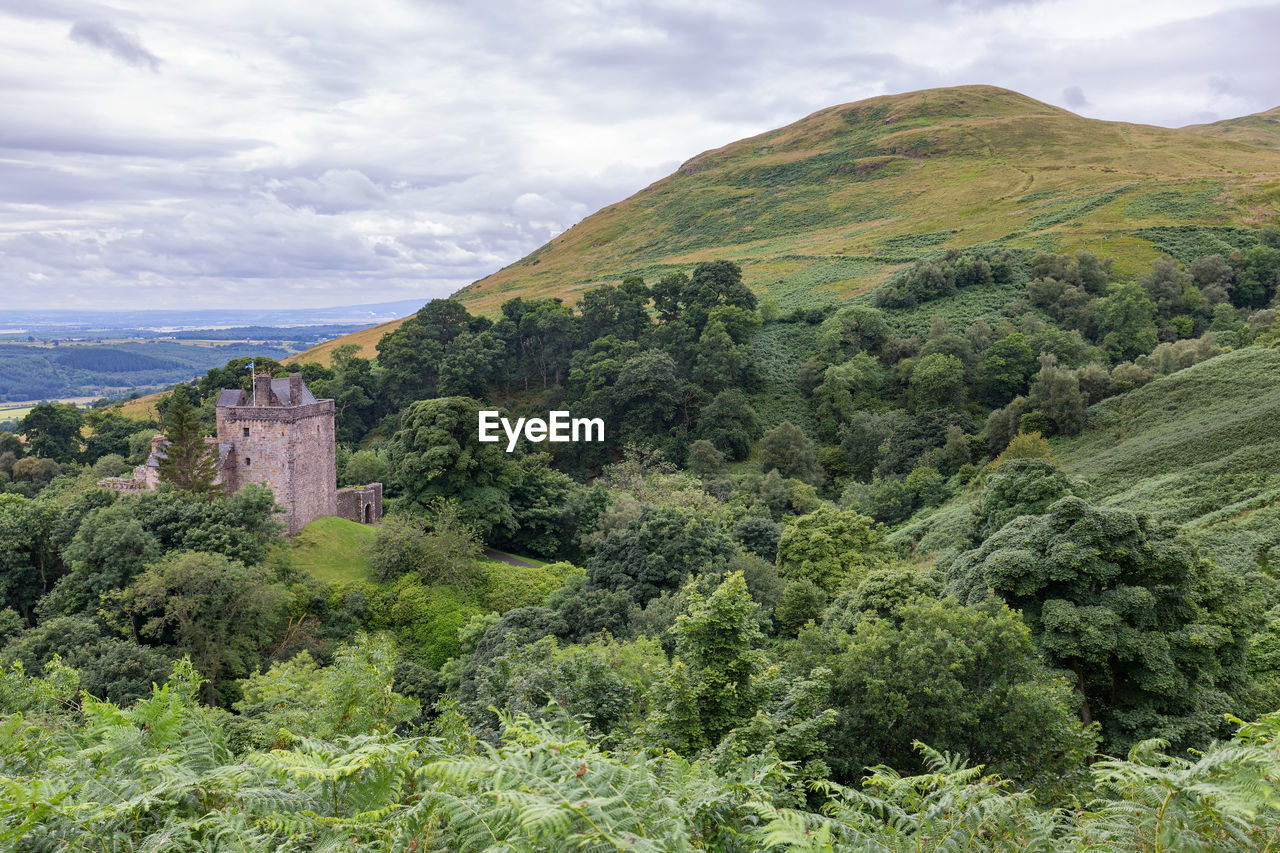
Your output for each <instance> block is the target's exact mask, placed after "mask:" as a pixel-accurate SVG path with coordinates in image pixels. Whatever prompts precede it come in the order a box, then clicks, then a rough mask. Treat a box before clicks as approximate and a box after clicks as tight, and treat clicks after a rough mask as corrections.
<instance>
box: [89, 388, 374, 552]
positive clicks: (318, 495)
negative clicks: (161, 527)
mask: <svg viewBox="0 0 1280 853" xmlns="http://www.w3.org/2000/svg"><path fill="white" fill-rule="evenodd" d="M215 412H216V417H217V436H216V437H210V438H206V439H205V441H206V442H207V443H209V444H210V445H217V451H218V458H219V467H218V477H217V479H216V480H215V481H214V482H215V483H218V484H221V486H222V487H223V489H224V490H225V491H226V492H227V494H231V493H232V492H235V491H236V490H237V489H239V488H240V487H241V486H244V485H247V484H248V483H262V484H263V485H265V486H267V487H268V488H270V489H271V491H272V492H273V493H274V494H275V497H276V503H277V504H279V505H280V506H282V507H283V508H284V512H282V513H280V515H279V516H278V519H279V520H280V521H281V522H283V523H284V525H285V528H286V530H287V532H288V534H289V535H290V536H292V535H294V534H295V533H297V532H298V531H299V530H301V529H302V528H303V527H305V526H306V525H307V524H308V523H310V522H312V521H314V520H316V519H317V518H324V517H325V516H330V515H341V516H342V517H344V518H349V519H351V520H352V521H359V522H363V523H365V524H372V523H374V522H376V521H378V520H379V519H380V518H381V517H382V484H381V483H371V484H369V485H367V486H363V487H359V488H347V489H339V488H338V487H337V472H336V469H335V464H336V463H335V453H334V451H335V443H334V435H333V412H334V407H333V400H317V399H316V398H315V395H314V394H312V393H311V391H310V390H309V389H308V388H307V386H306V385H305V384H304V383H303V381H302V375H301V374H299V373H294V374H291V375H290V376H288V377H287V378H282V379H273V378H271V376H269V375H266V374H262V375H255V376H254V377H253V390H252V391H243V390H240V389H238V388H231V389H223V390H222V391H220V392H219V393H218V398H217V403H216V409H215ZM165 444H166V442H165V439H164V436H163V435H157V436H156V437H155V439H153V440H152V442H151V456H150V457H149V458H148V459H147V461H146V463H145V464H143V465H139V466H138V468H136V469H135V470H134V474H133V477H131V478H122V477H110V478H107V479H105V480H102V481H101V482H100V483H99V485H101V486H103V487H104V488H109V489H115V490H117V491H123V492H132V491H140V490H142V489H153V488H155V487H156V486H157V485H159V483H160V459H161V458H162V457H163V455H164V446H165Z"/></svg>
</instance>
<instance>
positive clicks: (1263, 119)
mask: <svg viewBox="0 0 1280 853" xmlns="http://www.w3.org/2000/svg"><path fill="white" fill-rule="evenodd" d="M1183 130H1190V131H1192V132H1193V133H1203V134H1205V135H1206V136H1216V137H1218V138H1220V139H1230V140H1231V141H1232V142H1243V143H1245V144H1246V145H1260V146H1262V147H1264V148H1280V107H1276V108H1275V109H1271V110H1267V111H1266V112H1265V113H1257V114H1256V115H1251V116H1242V117H1241V118H1229V119H1226V120H1224V121H1215V122H1214V123H1212V124H1192V125H1188V126H1187V127H1184V128H1183Z"/></svg>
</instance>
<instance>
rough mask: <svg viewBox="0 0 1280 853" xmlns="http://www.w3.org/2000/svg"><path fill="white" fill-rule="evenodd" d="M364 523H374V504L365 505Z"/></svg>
mask: <svg viewBox="0 0 1280 853" xmlns="http://www.w3.org/2000/svg"><path fill="white" fill-rule="evenodd" d="M364 523H365V524H373V504H365V505H364Z"/></svg>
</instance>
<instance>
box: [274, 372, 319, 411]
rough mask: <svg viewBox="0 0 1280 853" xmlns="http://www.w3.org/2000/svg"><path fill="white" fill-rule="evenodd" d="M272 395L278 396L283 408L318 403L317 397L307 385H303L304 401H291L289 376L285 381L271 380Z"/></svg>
mask: <svg viewBox="0 0 1280 853" xmlns="http://www.w3.org/2000/svg"><path fill="white" fill-rule="evenodd" d="M271 393H272V394H275V395H276V399H277V400H279V401H280V405H282V406H305V405H307V404H309V403H314V402H315V401H316V395H315V394H312V393H311V389H309V388H308V387H307V386H306V383H303V385H302V399H301V400H290V399H289V378H288V377H287V376H286V377H285V378H283V379H272V380H271Z"/></svg>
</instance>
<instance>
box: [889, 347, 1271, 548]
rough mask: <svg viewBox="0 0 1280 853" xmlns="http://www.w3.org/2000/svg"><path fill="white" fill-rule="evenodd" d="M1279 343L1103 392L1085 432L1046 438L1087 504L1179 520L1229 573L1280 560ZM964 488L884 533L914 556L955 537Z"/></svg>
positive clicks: (962, 523) (961, 526) (950, 543)
mask: <svg viewBox="0 0 1280 853" xmlns="http://www.w3.org/2000/svg"><path fill="white" fill-rule="evenodd" d="M1277 423H1280V351H1276V350H1272V349H1265V348H1262V347H1246V348H1244V349H1241V350H1236V351H1234V352H1229V353H1224V354H1223V355H1220V356H1217V357H1215V358H1212V359H1209V360H1208V361H1205V362H1201V363H1200V364H1198V365H1195V366H1194V367H1190V368H1187V369H1186V370H1182V371H1179V372H1177V373H1175V374H1172V375H1171V376H1166V377H1164V378H1161V379H1157V380H1156V381H1154V382H1152V383H1150V384H1149V385H1146V386H1144V387H1142V388H1138V389H1136V390H1134V391H1130V392H1128V393H1127V394H1122V395H1120V396H1117V397H1112V398H1111V399H1109V400H1104V401H1103V402H1101V403H1098V404H1097V405H1095V406H1092V407H1091V408H1090V409H1089V411H1088V422H1087V426H1086V428H1085V431H1084V432H1082V433H1081V434H1080V435H1078V436H1074V437H1070V438H1056V439H1054V440H1053V441H1052V450H1053V454H1054V456H1055V457H1056V458H1057V459H1058V461H1059V462H1060V463H1061V464H1062V465H1063V466H1064V467H1065V468H1066V470H1067V472H1068V474H1070V476H1071V477H1072V479H1073V480H1074V481H1076V483H1077V492H1078V493H1079V494H1080V495H1081V496H1082V497H1084V498H1085V499H1086V500H1089V501H1092V502H1094V503H1099V504H1104V505H1108V506H1117V507H1122V508H1124V509H1129V510H1132V511H1135V512H1145V513H1149V514H1151V515H1153V516H1155V517H1157V518H1159V519H1161V520H1163V521H1166V522H1170V523H1174V524H1177V525H1180V526H1181V528H1182V530H1183V532H1184V533H1186V534H1187V535H1188V536H1190V537H1191V538H1192V539H1193V540H1194V541H1195V542H1197V544H1199V546H1200V547H1201V549H1202V551H1203V553H1205V554H1206V555H1207V556H1209V557H1210V558H1211V559H1213V560H1214V561H1215V562H1217V563H1218V564H1219V565H1223V566H1227V567H1230V568H1233V569H1236V570H1238V571H1242V572H1243V571H1248V570H1253V569H1256V568H1258V567H1262V568H1264V569H1266V570H1268V571H1269V570H1271V569H1276V568H1280V430H1277V428H1276V424H1277ZM973 497H974V494H972V493H966V494H963V495H961V496H959V497H957V498H955V499H953V500H952V501H951V502H949V503H948V504H946V505H944V506H943V507H940V508H939V509H937V510H933V511H930V512H928V513H922V514H920V515H918V516H917V517H915V518H913V519H912V520H911V521H909V522H908V523H907V524H905V525H903V526H902V527H901V528H899V529H898V530H896V531H894V533H893V535H892V536H891V541H893V542H894V544H895V545H897V546H898V547H900V548H901V549H903V550H914V551H915V553H916V554H918V555H920V556H925V555H928V554H932V553H936V552H939V551H945V550H947V549H949V548H955V547H958V546H960V545H961V543H962V538H963V535H964V533H965V530H966V529H967V520H968V516H969V504H970V502H971V501H972V500H973Z"/></svg>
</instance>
